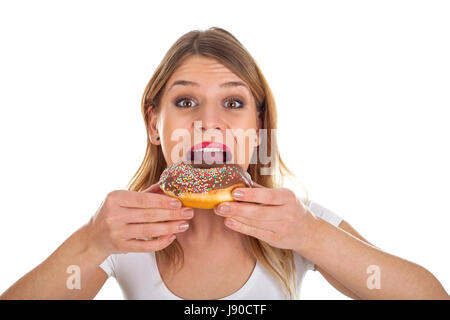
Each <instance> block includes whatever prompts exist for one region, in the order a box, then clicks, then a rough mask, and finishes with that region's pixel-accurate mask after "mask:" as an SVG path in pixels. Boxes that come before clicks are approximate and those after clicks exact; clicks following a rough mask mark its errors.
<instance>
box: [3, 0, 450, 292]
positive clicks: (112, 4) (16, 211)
mask: <svg viewBox="0 0 450 320" xmlns="http://www.w3.org/2000/svg"><path fill="white" fill-rule="evenodd" d="M449 16H450V5H449V3H448V2H447V1H308V2H300V1H282V2H281V1H278V2H272V3H269V2H265V1H255V2H251V1H222V2H216V1H214V2H213V1H176V2H174V1H158V2H157V1H76V2H75V1H71V2H69V1H38V2H37V1H14V2H13V1H3V2H1V4H0V41H1V44H0V45H1V50H0V70H1V71H0V90H1V93H0V139H1V140H0V143H1V158H0V164H1V165H0V177H1V179H0V197H1V202H0V214H1V222H0V246H1V247H0V249H1V252H2V256H1V264H0V292H3V291H4V290H6V289H7V288H8V287H9V286H10V285H12V284H13V283H14V282H15V281H16V280H17V279H19V278H20V277H21V276H23V275H24V274H25V273H27V272H28V271H30V270H31V269H33V268H34V267H35V266H37V265H38V264H39V263H41V262H42V261H43V260H44V259H45V258H47V257H48V256H49V255H50V254H51V253H52V252H53V251H54V250H55V249H56V248H57V247H58V246H59V245H60V244H61V243H62V242H63V241H64V240H65V239H67V238H68V237H69V236H70V235H71V234H72V233H73V232H74V231H75V230H77V229H78V228H79V227H80V226H81V225H83V224H84V223H86V222H87V221H88V219H89V218H90V216H91V215H92V214H94V212H95V211H96V209H97V208H98V206H99V205H100V203H101V201H102V200H103V198H104V196H105V195H106V194H107V193H108V192H109V191H111V190H114V189H123V188H125V186H126V184H127V183H128V181H129V179H130V178H131V176H132V175H133V174H134V172H135V171H136V170H137V168H138V166H139V164H140V163H141V160H142V158H143V155H144V150H145V143H146V132H145V127H144V123H143V120H142V116H141V114H140V100H141V96H142V93H143V90H144V88H145V85H146V84H147V82H148V80H149V79H150V77H151V75H152V73H153V71H154V70H155V68H156V66H157V65H158V64H159V63H160V61H161V59H162V57H163V56H164V54H165V53H166V51H167V50H168V49H169V47H170V46H171V45H172V44H173V43H174V42H175V41H176V39H178V38H179V37H180V36H182V35H183V34H184V33H186V32H188V31H191V30H194V29H207V28H209V27H211V26H218V27H222V28H225V29H226V30H228V31H230V32H231V33H232V34H234V35H235V36H236V37H237V38H238V39H239V40H240V41H241V42H242V43H243V44H244V46H245V47H246V48H247V49H248V50H249V51H250V53H251V54H252V55H253V57H254V58H255V59H256V61H257V62H258V64H259V65H260V67H261V68H262V71H263V73H264V74H265V76H266V78H267V79H268V81H269V85H270V86H271V88H272V90H273V92H274V95H275V99H276V101H277V105H278V110H279V144H280V148H281V153H282V156H283V157H284V160H285V161H286V163H287V164H288V166H289V167H290V168H291V169H292V170H293V171H294V172H296V174H297V176H298V178H299V180H300V181H301V182H302V183H303V184H304V185H305V187H306V188H307V190H308V192H309V196H310V197H311V198H312V199H315V200H316V201H317V202H318V203H320V204H322V205H323V206H325V207H327V208H328V209H330V210H332V211H334V212H335V213H336V214H338V215H340V216H341V217H343V218H344V219H345V220H346V221H348V222H349V223H350V224H351V225H352V226H353V227H354V228H355V229H356V230H358V231H359V232H360V233H361V234H362V235H363V236H364V237H365V238H366V239H367V240H369V241H370V242H372V243H373V244H374V245H376V246H378V247H379V248H381V249H383V250H385V251H387V252H389V253H392V254H395V255H397V256H400V257H402V258H405V259H408V260H410V261H413V262H415V263H417V264H420V265H422V266H423V267H425V268H427V269H428V270H430V271H431V272H432V273H433V274H434V275H435V276H436V277H437V278H438V279H439V280H440V281H441V283H442V284H443V285H444V287H445V288H446V290H447V291H449V290H450V273H449V272H448V270H449V269H450V257H449V253H448V252H449V249H448V246H449V243H450V235H449V232H448V228H449V226H450V218H449V217H450V203H449V201H448V200H449V189H450V188H449V181H450V169H449V163H450V151H449V137H450V126H449V123H448V122H449V108H450V95H449V88H450V62H449V61H450V60H449V58H448V57H450V45H449V39H450V19H448V17H449ZM298 190H300V189H298ZM381 285H382V283H381ZM96 298H97V299H114V298H116V299H122V298H123V297H122V294H121V291H120V288H119V287H118V285H117V283H116V282H115V280H114V279H113V278H110V279H109V280H108V281H107V283H106V284H105V286H104V288H103V289H102V290H101V291H100V293H99V294H98V296H97V297H96ZM302 298H304V299H346V297H345V296H343V295H342V294H340V293H339V292H337V291H336V290H335V289H334V288H333V287H331V286H330V285H328V283H327V282H326V281H325V280H324V279H323V278H322V277H321V276H320V274H319V273H318V272H317V273H313V272H310V273H308V274H307V275H306V278H305V280H304V286H303V288H302Z"/></svg>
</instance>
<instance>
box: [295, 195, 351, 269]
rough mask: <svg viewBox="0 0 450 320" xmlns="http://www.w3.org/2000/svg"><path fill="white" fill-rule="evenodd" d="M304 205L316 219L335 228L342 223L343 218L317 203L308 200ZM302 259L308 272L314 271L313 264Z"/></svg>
mask: <svg viewBox="0 0 450 320" xmlns="http://www.w3.org/2000/svg"><path fill="white" fill-rule="evenodd" d="M305 204H306V206H307V207H308V208H309V209H310V210H311V211H312V213H313V214H314V215H315V216H317V217H319V218H321V219H323V220H325V221H327V222H328V223H331V224H332V225H333V226H335V227H337V226H339V224H340V223H341V222H342V220H343V218H341V217H340V216H338V215H337V214H336V213H334V212H333V211H331V210H330V209H328V208H326V207H324V206H322V205H320V204H318V203H317V202H315V201H312V200H309V201H307V202H306V203H305ZM303 259H304V263H305V265H306V268H307V269H308V270H313V271H316V270H315V266H314V263H313V262H311V261H309V260H308V259H306V258H303Z"/></svg>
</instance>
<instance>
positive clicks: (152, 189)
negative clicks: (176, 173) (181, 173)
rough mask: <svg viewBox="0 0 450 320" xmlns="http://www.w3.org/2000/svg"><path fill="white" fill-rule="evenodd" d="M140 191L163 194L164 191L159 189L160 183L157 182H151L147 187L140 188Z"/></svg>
mask: <svg viewBox="0 0 450 320" xmlns="http://www.w3.org/2000/svg"><path fill="white" fill-rule="evenodd" d="M142 192H149V193H159V194H164V192H163V191H162V190H161V185H160V184H159V183H158V182H157V183H155V184H152V185H151V186H149V187H148V188H147V189H144V190H142Z"/></svg>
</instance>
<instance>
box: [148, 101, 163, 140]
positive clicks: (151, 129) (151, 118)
mask: <svg viewBox="0 0 450 320" xmlns="http://www.w3.org/2000/svg"><path fill="white" fill-rule="evenodd" d="M154 108H155V106H154V105H150V106H149V108H148V109H147V127H148V138H149V140H150V142H151V143H152V144H154V145H160V144H161V137H160V136H159V132H158V126H157V125H158V114H157V113H156V112H155V109H154Z"/></svg>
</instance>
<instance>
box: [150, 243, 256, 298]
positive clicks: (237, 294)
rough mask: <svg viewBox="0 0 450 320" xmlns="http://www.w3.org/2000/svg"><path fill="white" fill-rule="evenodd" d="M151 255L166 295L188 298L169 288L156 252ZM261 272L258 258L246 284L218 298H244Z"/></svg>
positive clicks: (168, 296)
mask: <svg viewBox="0 0 450 320" xmlns="http://www.w3.org/2000/svg"><path fill="white" fill-rule="evenodd" d="M151 255H152V257H153V259H151V260H152V262H153V266H154V269H155V270H156V277H157V280H158V282H159V283H161V287H162V290H163V293H164V295H165V296H166V297H167V298H169V299H171V300H186V299H184V298H181V297H179V296H177V295H176V294H174V293H173V292H172V291H170V290H169V288H168V287H167V286H166V284H165V283H164V281H163V279H162V277H161V274H160V273H159V268H158V263H157V262H156V254H155V252H151ZM260 274H261V266H260V265H259V262H258V260H256V264H255V267H254V268H253V271H252V273H251V274H250V277H249V278H248V279H247V281H246V282H245V283H244V285H243V286H242V287H241V288H239V289H238V290H237V291H235V292H233V293H232V294H230V295H228V296H225V297H222V298H220V299H217V300H228V299H233V300H234V299H240V298H242V297H243V296H244V294H245V293H246V292H248V290H250V288H251V287H252V286H253V285H254V284H255V283H256V281H257V279H258V277H259V275H260Z"/></svg>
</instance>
